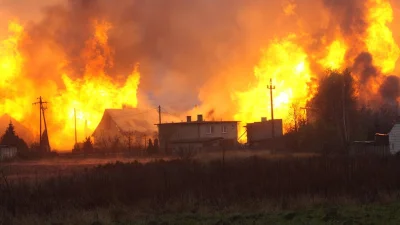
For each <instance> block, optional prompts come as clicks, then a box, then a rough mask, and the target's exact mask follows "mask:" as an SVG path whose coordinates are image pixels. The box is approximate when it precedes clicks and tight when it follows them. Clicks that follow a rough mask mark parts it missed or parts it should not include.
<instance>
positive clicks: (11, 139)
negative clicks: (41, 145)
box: [0, 122, 28, 151]
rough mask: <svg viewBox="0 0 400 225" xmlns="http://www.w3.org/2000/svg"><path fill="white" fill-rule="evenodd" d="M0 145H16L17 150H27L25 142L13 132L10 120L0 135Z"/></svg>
mask: <svg viewBox="0 0 400 225" xmlns="http://www.w3.org/2000/svg"><path fill="white" fill-rule="evenodd" d="M0 145H8V146H13V147H16V148H17V149H18V151H27V150H28V145H27V144H26V143H25V141H24V140H23V139H22V138H20V137H18V135H17V134H16V133H15V130H14V125H13V124H12V122H10V124H9V125H8V127H7V129H6V131H5V133H4V134H3V136H2V137H1V140H0Z"/></svg>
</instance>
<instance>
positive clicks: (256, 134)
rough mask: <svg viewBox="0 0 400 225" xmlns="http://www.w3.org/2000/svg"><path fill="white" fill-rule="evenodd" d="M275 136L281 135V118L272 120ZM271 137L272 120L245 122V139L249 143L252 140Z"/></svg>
mask: <svg viewBox="0 0 400 225" xmlns="http://www.w3.org/2000/svg"><path fill="white" fill-rule="evenodd" d="M274 130H275V137H280V136H282V135H283V125H282V120H274ZM269 138H272V122H271V120H268V121H265V122H256V123H250V124H247V140H248V142H249V143H250V144H251V142H254V141H261V140H265V139H269Z"/></svg>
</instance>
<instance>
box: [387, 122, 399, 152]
mask: <svg viewBox="0 0 400 225" xmlns="http://www.w3.org/2000/svg"><path fill="white" fill-rule="evenodd" d="M389 147H390V153H392V154H396V153H398V152H400V124H395V125H394V126H393V128H392V130H391V131H390V132H389Z"/></svg>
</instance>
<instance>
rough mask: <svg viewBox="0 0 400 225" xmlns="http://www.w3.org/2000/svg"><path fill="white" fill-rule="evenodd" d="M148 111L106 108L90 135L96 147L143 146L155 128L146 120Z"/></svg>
mask: <svg viewBox="0 0 400 225" xmlns="http://www.w3.org/2000/svg"><path fill="white" fill-rule="evenodd" d="M148 120H149V118H148V112H146V111H143V110H139V109H135V108H124V109H106V110H104V114H103V117H102V119H101V121H100V123H99V125H98V126H97V128H96V129H95V130H94V132H93V134H92V137H93V141H94V145H95V146H96V147H97V148H103V149H107V148H115V147H116V145H117V146H118V147H123V148H126V147H128V145H129V147H130V146H133V145H135V146H139V145H140V146H144V145H145V141H146V138H149V137H151V138H152V137H153V135H154V132H155V129H154V127H153V126H152V125H150V123H149V122H148Z"/></svg>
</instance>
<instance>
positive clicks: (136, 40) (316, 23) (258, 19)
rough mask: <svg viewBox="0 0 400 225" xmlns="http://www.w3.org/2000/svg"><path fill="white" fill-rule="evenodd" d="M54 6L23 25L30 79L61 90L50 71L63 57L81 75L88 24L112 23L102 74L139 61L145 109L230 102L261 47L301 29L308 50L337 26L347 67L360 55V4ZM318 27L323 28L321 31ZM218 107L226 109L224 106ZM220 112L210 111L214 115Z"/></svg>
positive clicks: (318, 48) (122, 71) (173, 0)
mask: <svg viewBox="0 0 400 225" xmlns="http://www.w3.org/2000/svg"><path fill="white" fill-rule="evenodd" d="M9 1H10V2H11V0H9ZM31 1H32V2H33V0H31ZM54 1H56V0H54ZM60 2H61V3H59V4H53V5H52V6H46V7H44V8H43V9H42V12H43V13H42V17H43V18H42V19H41V20H40V21H39V22H32V23H31V24H30V25H29V26H28V27H27V29H28V33H29V37H30V42H29V43H27V44H26V46H25V48H24V49H25V52H24V54H26V55H27V61H26V71H27V73H29V76H33V77H35V78H37V80H41V81H42V80H47V79H49V77H51V79H52V80H53V81H54V82H56V83H57V84H58V86H61V87H62V84H63V82H62V80H61V77H60V74H59V73H58V68H59V67H60V61H62V60H63V59H64V58H66V59H67V61H68V64H67V65H66V68H68V69H71V71H69V75H70V76H73V77H80V76H82V74H83V70H84V66H85V65H84V62H83V60H82V58H81V51H82V49H83V48H84V45H85V41H86V40H87V39H88V38H89V37H90V36H91V35H92V27H91V21H92V19H98V20H102V19H105V20H107V21H109V22H111V24H112V25H113V27H112V29H111V30H110V35H109V42H110V45H111V47H112V49H113V50H114V52H115V57H114V66H113V67H112V68H108V71H107V72H108V73H109V74H111V75H115V76H121V75H127V74H129V73H130V72H131V70H132V68H133V66H134V65H135V63H137V62H139V63H140V71H141V74H142V77H141V83H140V89H141V91H142V92H144V94H145V95H147V96H150V99H151V101H153V102H154V104H156V105H158V104H165V105H167V106H174V108H175V110H176V111H184V110H187V109H190V108H192V107H193V106H194V105H197V104H200V103H199V101H200V100H210V99H206V98H205V97H203V96H207V95H211V96H212V98H213V99H218V100H219V102H224V101H226V99H229V98H230V95H231V93H230V90H243V89H245V88H246V87H247V86H248V85H249V83H250V82H251V81H253V80H254V79H255V78H254V75H253V68H254V66H255V65H257V63H258V60H259V59H260V54H261V51H260V50H261V49H262V48H265V47H266V46H267V45H268V43H269V42H270V40H272V38H274V37H284V36H286V35H288V33H292V32H293V33H296V34H297V33H298V34H299V36H301V35H300V34H301V33H303V32H307V33H309V34H310V35H311V36H312V38H309V37H308V36H307V37H306V38H305V39H312V43H310V44H309V45H310V47H309V48H308V49H307V50H308V52H311V53H314V52H323V51H324V49H325V48H326V43H324V42H322V41H321V40H323V39H325V38H327V39H328V43H329V39H330V38H331V39H332V38H335V35H334V30H335V28H336V27H337V26H339V28H340V30H341V32H342V33H343V35H344V36H345V38H346V41H347V42H348V45H349V46H353V48H354V49H350V51H351V52H356V53H354V54H353V53H351V54H350V56H349V59H351V60H350V61H351V62H352V61H353V59H354V58H355V57H356V56H357V55H358V53H359V52H361V51H365V49H363V47H362V46H363V42H362V36H363V35H364V33H365V29H366V25H367V24H366V21H365V12H366V11H365V10H366V8H365V7H364V1H363V0H352V1H350V0H315V1H309V0H295V1H286V0H279V1H261V0H247V1H244V0H191V1H188V0H168V1H166V0H150V1H145V0H119V1H118V2H116V1H110V0H65V1H61V0H60ZM287 2H290V3H291V4H295V5H296V7H295V12H294V13H293V14H292V15H290V16H286V15H284V13H283V9H282V8H283V6H284V5H285V3H287ZM21 5H23V4H21ZM21 7H22V6H21ZM323 9H327V10H328V14H329V19H327V20H329V22H326V21H324V20H326V18H325V17H324V18H323V15H324V14H325V11H324V10H323ZM325 16H326V15H325ZM325 23H328V26H327V27H326V26H325V25H321V24H325ZM360 49H361V50H360ZM360 57H361V56H360ZM361 58H362V57H361ZM360 60H361V59H360ZM361 61H362V62H360V63H359V64H360V65H361V66H360V67H362V68H363V69H361V73H362V74H363V75H362V76H363V77H366V78H368V77H369V76H372V74H373V72H371V71H370V70H371V69H373V66H372V67H369V66H368V60H367V61H363V60H361ZM371 65H372V64H371ZM368 71H369V72H368ZM244 80H245V81H246V82H248V83H246V84H244V83H243V81H244ZM43 83H44V84H43V85H44V87H47V86H48V85H47V84H46V83H45V82H43ZM216 87H217V88H216ZM218 87H219V88H218ZM222 87H224V88H222ZM211 91H214V92H217V91H218V93H215V95H214V93H210V92H211ZM199 93H200V97H199ZM199 98H200V99H199ZM227 105H228V103H227ZM212 107H215V104H214V106H211V108H212ZM211 108H210V109H211ZM218 110H219V109H218ZM226 111H231V109H230V108H229V106H226ZM219 113H220V112H217V110H216V112H215V114H219ZM216 116H219V115H216Z"/></svg>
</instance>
